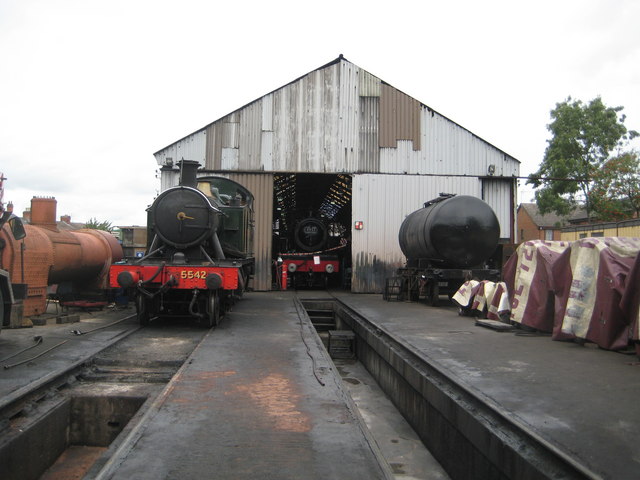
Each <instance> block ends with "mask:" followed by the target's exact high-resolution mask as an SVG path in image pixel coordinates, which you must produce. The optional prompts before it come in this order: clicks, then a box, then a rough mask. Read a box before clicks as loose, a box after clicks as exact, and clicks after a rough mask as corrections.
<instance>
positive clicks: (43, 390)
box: [0, 315, 209, 480]
mask: <svg viewBox="0 0 640 480" xmlns="http://www.w3.org/2000/svg"><path fill="white" fill-rule="evenodd" d="M75 325H77V324H75ZM72 328H73V329H75V330H76V331H75V332H74V333H71V332H69V335H70V338H68V339H66V340H62V341H60V340H58V339H53V340H51V341H50V342H49V343H54V344H55V345H56V346H58V345H59V348H60V349H63V348H64V349H66V350H67V351H66V352H56V349H55V348H54V349H51V348H50V347H49V346H48V345H42V346H41V347H40V346H39V347H38V348H34V349H32V351H29V352H23V353H20V354H19V355H17V356H16V357H15V362H13V363H15V364H18V365H16V366H15V368H12V370H5V372H7V374H8V373H9V372H10V373H11V374H12V375H14V376H15V375H20V373H21V372H24V373H25V375H27V372H28V371H29V369H34V368H37V367H38V365H43V364H47V363H48V362H50V363H54V362H53V360H52V358H51V357H52V356H53V355H55V354H56V353H58V355H62V354H63V353H64V356H65V357H66V358H67V359H68V360H67V362H66V364H65V365H64V367H61V368H57V369H55V370H52V371H51V372H49V373H47V374H45V375H44V376H42V377H40V378H37V379H35V380H34V381H32V382H29V383H27V384H25V385H23V386H22V387H20V388H18V389H16V390H14V391H13V392H11V393H10V394H8V395H3V396H2V398H1V399H0V470H2V472H3V473H2V478H3V479H7V480H8V479H12V478H15V479H21V480H26V479H29V478H34V479H35V478H49V479H56V478H69V477H70V476H71V475H73V476H74V478H81V477H82V476H84V475H88V476H89V478H91V477H92V473H91V472H97V471H99V470H100V468H101V467H102V466H103V465H104V464H105V463H107V462H108V460H109V458H110V456H111V454H112V453H113V451H115V449H116V448H117V447H118V444H117V438H118V437H119V435H120V434H121V433H122V432H123V431H126V430H127V429H131V428H133V425H134V424H135V421H136V418H139V417H141V416H142V415H143V414H144V411H145V410H146V409H147V408H148V406H149V405H151V404H152V401H153V399H154V398H156V397H157V396H158V394H159V393H160V392H162V390H163V388H164V387H165V385H166V384H167V383H168V382H169V381H170V380H171V378H172V377H173V376H174V374H175V373H176V371H178V369H179V368H180V367H181V366H182V365H183V364H184V362H185V360H186V359H187V358H188V357H189V355H190V354H191V352H192V351H193V350H194V349H195V348H196V347H197V345H198V344H199V343H200V342H201V341H202V339H203V338H204V337H205V335H206V334H207V333H208V332H209V330H207V329H203V328H202V327H200V326H198V325H197V324H196V323H195V322H190V321H189V322H185V321H184V319H173V320H172V319H157V320H155V321H154V322H153V323H152V324H151V325H150V326H149V327H146V328H140V327H139V326H138V324H137V321H136V320H135V315H124V316H122V318H119V319H117V320H116V321H110V322H107V323H105V324H104V325H101V326H99V327H95V326H92V325H85V324H83V325H82V329H83V330H84V331H80V330H79V327H76V326H74V327H72ZM92 332H95V333H94V335H101V336H102V337H110V340H107V341H106V342H104V343H100V342H96V343H99V346H98V347H96V348H97V350H96V349H94V350H93V351H89V350H86V351H83V353H82V354H80V355H79V356H74V355H73V354H72V353H69V352H73V343H74V341H76V338H79V337H80V336H85V335H87V336H88V335H91V334H92ZM85 341H86V340H85ZM45 343H46V342H45ZM47 349H50V350H49V351H47ZM38 352H40V353H38ZM25 358H26V360H25ZM11 366H12V367H13V364H11ZM2 374H3V372H2V371H0V375H2ZM132 420H133V421H132ZM43 473H44V476H42V475H43Z"/></svg>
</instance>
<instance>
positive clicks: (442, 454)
mask: <svg viewBox="0 0 640 480" xmlns="http://www.w3.org/2000/svg"><path fill="white" fill-rule="evenodd" d="M300 302H301V304H302V306H303V307H304V308H305V309H306V310H307V311H309V312H311V313H309V320H310V322H311V323H312V324H314V325H316V324H320V325H321V327H322V328H321V329H319V331H318V333H319V335H320V337H321V338H322V341H323V343H324V345H325V347H326V348H327V350H328V351H329V331H332V332H333V331H341V332H344V331H349V332H352V335H353V344H352V345H350V346H349V348H350V349H353V351H354V352H355V356H356V357H357V359H358V361H359V362H360V363H362V365H363V366H364V367H365V368H366V370H367V371H368V373H369V374H370V375H371V376H372V377H373V378H374V379H375V382H377V384H378V385H379V387H380V388H381V390H382V391H383V392H384V393H385V394H386V395H387V396H388V398H389V399H390V400H391V401H392V402H393V404H394V405H395V408H396V409H397V410H398V411H399V412H400V413H401V414H402V416H403V417H404V418H405V419H406V420H407V422H408V423H409V424H410V425H411V427H412V428H413V430H414V431H415V432H416V433H417V435H418V436H419V437H420V439H421V441H422V443H423V444H424V446H425V447H426V448H427V449H428V450H429V452H431V454H433V456H434V457H435V458H436V459H437V461H438V462H439V463H440V464H441V465H442V466H443V467H444V469H445V470H446V472H447V474H448V475H449V476H450V477H451V478H454V479H475V478H496V479H499V478H590V475H589V472H588V471H585V470H583V469H582V467H581V465H579V464H578V463H577V462H575V461H574V460H573V459H571V458H569V457H568V456H566V455H565V454H563V452H561V451H559V450H558V449H557V448H555V447H554V446H552V445H550V444H549V442H546V441H544V440H542V439H541V438H540V437H539V436H538V435H536V434H535V432H532V431H531V430H529V429H527V428H526V426H524V425H522V423H520V422H518V421H516V420H514V419H512V418H511V417H510V415H509V414H508V413H507V412H505V411H502V410H501V409H500V408H496V406H495V405H492V404H490V403H487V402H486V401H485V399H483V398H482V397H481V396H478V395H477V393H476V392H474V391H471V390H470V389H469V388H468V387H467V386H466V385H465V384H464V383H461V382H459V381H458V380H457V379H456V378H453V377H451V376H449V375H448V374H447V373H446V372H444V371H443V370H442V369H441V368H440V367H439V366H438V365H437V364H435V363H433V362H430V361H429V358H428V356H426V355H424V353H423V352H421V351H418V350H416V349H415V348H413V347H411V346H410V345H408V344H406V342H404V341H403V340H402V339H400V338H396V337H395V336H394V334H393V333H392V332H389V331H386V329H385V328H384V327H382V326H380V325H377V324H375V323H373V322H371V321H369V320H368V319H367V318H365V317H363V316H362V315H360V314H359V313H357V312H356V311H355V310H353V309H351V308H349V307H348V306H346V305H345V304H343V303H342V302H341V301H340V300H339V299H337V298H335V299H326V300H324V299H311V300H304V299H302V300H300ZM318 311H324V312H331V313H332V315H331V316H330V317H329V315H328V314H327V313H325V314H324V315H320V314H318ZM342 337H344V336H342Z"/></svg>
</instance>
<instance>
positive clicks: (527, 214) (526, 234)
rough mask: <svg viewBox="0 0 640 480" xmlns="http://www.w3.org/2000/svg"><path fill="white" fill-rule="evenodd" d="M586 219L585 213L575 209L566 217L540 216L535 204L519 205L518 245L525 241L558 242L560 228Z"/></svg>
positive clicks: (553, 214) (548, 214) (580, 209)
mask: <svg viewBox="0 0 640 480" xmlns="http://www.w3.org/2000/svg"><path fill="white" fill-rule="evenodd" d="M585 219H586V212H585V211H584V209H582V208H577V209H576V210H574V211H573V212H572V213H571V214H569V215H567V216H564V217H563V216H559V215H557V214H555V213H545V214H544V215H542V214H541V213H540V212H539V211H538V206H537V205H536V204H535V203H521V204H520V205H519V206H518V235H517V241H518V243H521V242H525V241H527V240H560V234H561V231H562V227H564V226H567V225H569V224H570V223H576V222H578V223H580V220H585Z"/></svg>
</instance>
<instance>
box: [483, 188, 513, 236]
mask: <svg viewBox="0 0 640 480" xmlns="http://www.w3.org/2000/svg"><path fill="white" fill-rule="evenodd" d="M514 182H515V179H509V178H507V179H501V178H483V179H482V199H483V200H484V201H485V202H487V203H488V204H489V205H490V206H491V208H493V211H494V212H495V213H496V216H497V217H498V221H499V222H500V238H501V239H508V240H509V241H510V242H514V241H515V240H514V238H515V237H514V234H515V230H514V225H513V222H514V219H515V208H516V207H515V198H514V192H515V184H514Z"/></svg>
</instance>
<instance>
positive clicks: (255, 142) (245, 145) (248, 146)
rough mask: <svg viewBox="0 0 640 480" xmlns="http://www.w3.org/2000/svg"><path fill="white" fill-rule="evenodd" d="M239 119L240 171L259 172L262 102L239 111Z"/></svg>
mask: <svg viewBox="0 0 640 480" xmlns="http://www.w3.org/2000/svg"><path fill="white" fill-rule="evenodd" d="M239 117H240V118H239V123H238V133H239V137H238V150H239V152H238V158H239V166H240V170H253V171H259V170H260V169H261V168H260V166H261V160H260V151H261V142H262V140H261V136H262V102H254V103H252V104H250V105H248V106H247V107H246V108H244V109H242V110H241V111H240V115H239ZM240 133H241V135H240Z"/></svg>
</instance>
